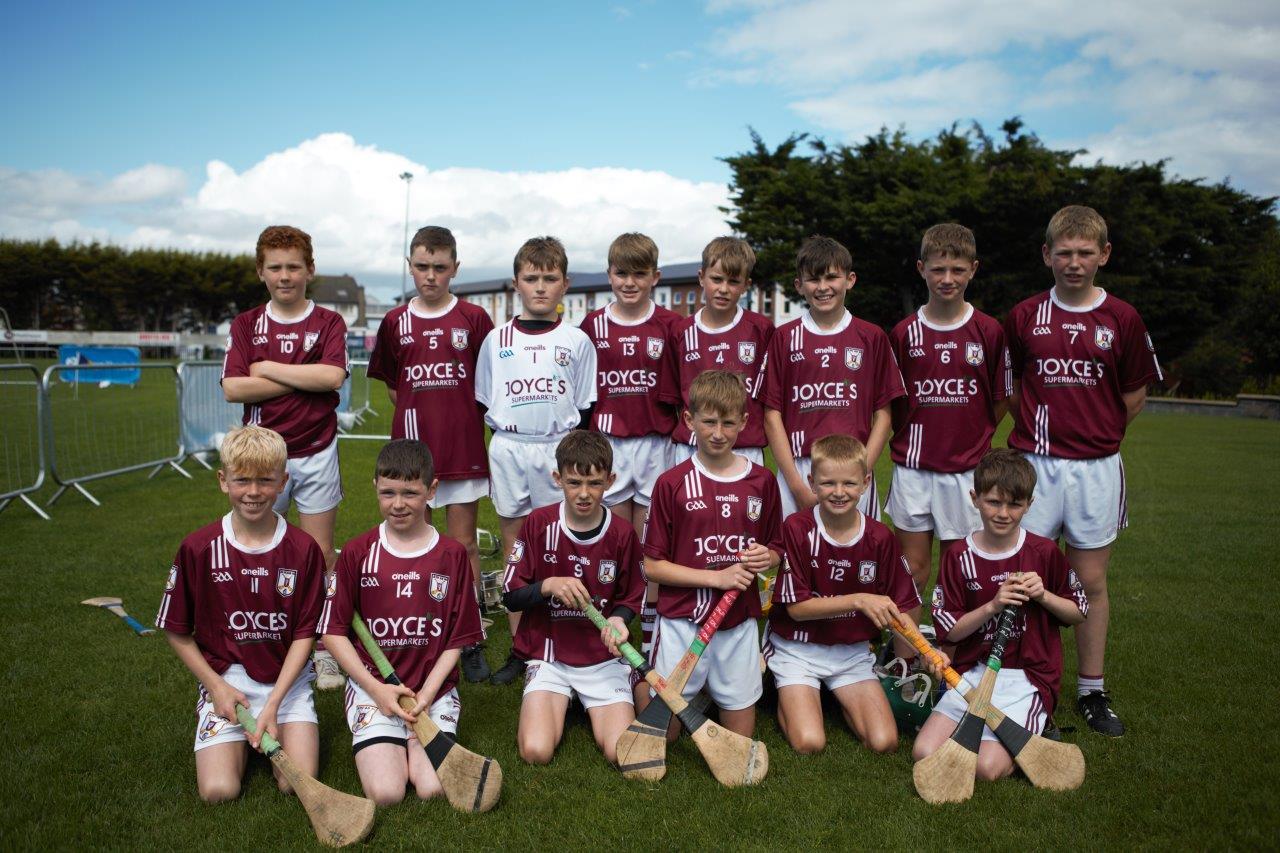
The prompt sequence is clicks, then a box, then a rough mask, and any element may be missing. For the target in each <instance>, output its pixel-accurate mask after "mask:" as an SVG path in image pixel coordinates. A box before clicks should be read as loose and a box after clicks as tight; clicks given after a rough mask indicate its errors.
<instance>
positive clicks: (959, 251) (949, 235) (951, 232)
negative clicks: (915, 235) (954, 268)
mask: <svg viewBox="0 0 1280 853" xmlns="http://www.w3.org/2000/svg"><path fill="white" fill-rule="evenodd" d="M935 255H936V256H938V257H944V258H945V257H950V258H959V259H960V260H962V261H975V260H977V259H978V241H977V240H975V239H973V232H972V231H970V230H969V229H968V228H965V227H964V226H963V225H960V224H958V223H955V222H943V223H941V224H940V225H935V226H933V227H932V228H930V229H929V230H928V231H925V232H924V237H923V238H921V240H920V260H922V261H927V260H929V258H932V257H934V256H935Z"/></svg>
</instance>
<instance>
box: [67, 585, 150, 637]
mask: <svg viewBox="0 0 1280 853" xmlns="http://www.w3.org/2000/svg"><path fill="white" fill-rule="evenodd" d="M80 603H81V604H87V605H89V606H90V607H101V608H102V609H103V610H110V611H111V612H112V613H114V614H115V615H117V616H119V617H120V618H121V619H123V620H124V621H125V624H126V625H128V626H129V627H130V628H132V629H133V633H135V634H137V635H138V636H139V637H145V636H146V635H147V634H154V633H155V632H156V631H155V629H154V628H148V627H147V626H146V625H143V624H142V623H141V622H139V621H138V620H137V619H134V618H133V617H132V616H130V615H129V614H128V613H126V612H125V609H124V607H122V606H121V605H122V604H124V602H123V601H121V600H120V599H118V598H116V597H115V596H112V595H101V596H98V597H97V598H86V599H85V600H84V601H82V602H80Z"/></svg>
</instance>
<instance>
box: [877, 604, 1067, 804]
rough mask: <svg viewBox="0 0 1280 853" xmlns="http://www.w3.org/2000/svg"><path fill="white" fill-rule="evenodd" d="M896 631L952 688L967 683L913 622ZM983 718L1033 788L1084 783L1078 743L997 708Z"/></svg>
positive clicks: (900, 623)
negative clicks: (1019, 721)
mask: <svg viewBox="0 0 1280 853" xmlns="http://www.w3.org/2000/svg"><path fill="white" fill-rule="evenodd" d="M893 629H894V630H895V631H897V632H898V633H899V634H901V635H902V637H903V639H905V640H906V641H907V642H909V643H910V644H911V645H912V646H914V647H915V649H916V651H918V652H919V653H920V654H921V655H922V656H923V657H925V658H927V659H928V660H929V662H930V663H932V664H933V665H934V667H935V668H939V669H940V670H941V671H942V674H943V677H944V678H946V680H947V684H948V685H949V686H951V687H952V688H958V687H959V686H960V684H962V683H963V682H964V680H963V679H962V678H961V677H960V673H958V672H956V671H955V670H954V669H952V668H951V667H949V666H946V667H944V666H943V665H942V656H941V655H939V654H938V651H937V649H935V648H934V647H933V646H931V645H929V641H928V640H926V639H925V638H924V636H923V635H922V634H921V633H920V632H919V631H918V630H916V627H915V626H914V625H912V624H911V623H910V622H907V621H906V620H895V621H894V625H893ZM966 686H967V685H966ZM976 694H977V691H976V690H970V691H969V692H968V693H966V694H965V698H966V699H968V698H969V697H971V696H973V697H976ZM983 718H984V719H985V720H986V722H987V726H988V727H989V728H990V729H991V731H993V732H995V735H996V737H998V738H999V739H1000V743H1002V744H1004V748H1005V749H1007V750H1008V751H1009V754H1010V755H1011V756H1013V760H1014V761H1015V762H1017V765H1018V767H1019V768H1020V769H1021V770H1022V772H1023V773H1024V774H1026V777H1027V778H1028V779H1030V780H1031V784H1032V785H1035V786H1036V787H1037V788H1048V789H1049V790H1051V791H1074V790H1075V789H1076V788H1079V787H1080V786H1081V785H1082V784H1084V771H1085V767H1084V753H1082V752H1081V751H1080V747H1078V746H1076V745H1075V744H1074V743H1057V742H1055V741H1051V740H1049V739H1048V738H1046V737H1042V736H1040V735H1038V734H1034V733H1033V732H1031V731H1030V730H1029V729H1027V728H1026V727H1025V726H1020V725H1018V724H1017V723H1015V722H1014V721H1013V720H1011V719H1009V718H1008V717H1006V716H1005V715H1004V714H1003V713H1001V711H1000V709H999V708H997V707H996V706H995V705H987V710H986V713H985V714H984V715H983Z"/></svg>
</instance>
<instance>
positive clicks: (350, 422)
mask: <svg viewBox="0 0 1280 853" xmlns="http://www.w3.org/2000/svg"><path fill="white" fill-rule="evenodd" d="M348 368H349V371H350V372H349V373H348V375H347V378H346V381H345V382H343V383H342V388H341V390H339V391H338V438H339V439H344V438H345V439H357V440H365V441H390V440H391V436H390V434H389V432H378V433H376V434H375V433H365V432H361V431H360V429H361V428H364V427H367V426H369V424H368V422H369V421H371V420H375V419H376V418H377V417H378V410H377V409H375V408H374V407H373V387H374V385H375V384H377V386H378V388H379V389H381V387H382V386H381V384H380V383H375V382H374V381H373V380H371V379H370V378H369V362H368V361H367V360H361V359H357V360H354V361H351V362H349V363H348Z"/></svg>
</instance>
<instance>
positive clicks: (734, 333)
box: [658, 308, 773, 447]
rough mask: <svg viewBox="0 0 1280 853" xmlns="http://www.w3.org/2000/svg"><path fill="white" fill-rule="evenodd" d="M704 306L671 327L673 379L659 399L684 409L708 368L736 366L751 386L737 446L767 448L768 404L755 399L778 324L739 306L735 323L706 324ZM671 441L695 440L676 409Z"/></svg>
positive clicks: (716, 368)
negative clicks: (714, 326)
mask: <svg viewBox="0 0 1280 853" xmlns="http://www.w3.org/2000/svg"><path fill="white" fill-rule="evenodd" d="M701 318H702V310H701V309H699V310H698V312H697V313H695V314H694V315H693V316H691V317H684V318H681V319H680V320H679V322H677V323H674V324H673V325H672V326H671V337H670V339H669V340H668V342H667V347H668V349H669V350H670V356H669V358H670V359H671V374H670V376H671V379H672V381H671V382H670V383H669V384H667V385H666V386H664V387H663V388H662V389H661V390H660V392H659V394H658V399H659V400H661V401H662V402H664V403H667V404H668V405H671V406H675V407H677V408H679V409H684V408H685V407H686V404H687V403H688V400H689V386H690V385H692V384H693V380H695V379H697V378H698V374H699V373H701V372H702V371H704V370H731V371H733V372H734V373H736V374H738V375H739V376H741V377H742V379H743V381H744V382H745V383H746V386H747V423H746V426H745V427H743V429H742V432H740V433H739V434H738V444H737V446H738V447H764V446H765V445H766V444H767V442H766V441H765V437H764V409H763V407H761V405H760V403H759V401H758V400H756V399H755V389H756V379H757V377H758V375H759V373H760V362H761V361H763V360H764V353H765V350H766V349H768V347H769V340H770V339H771V338H772V337H773V324H772V323H770V322H769V319H768V318H767V317H765V316H764V315H763V314H757V313H756V312H754V311H747V310H745V309H743V308H739V309H738V313H737V315H736V316H735V317H734V319H733V322H732V323H730V324H729V325H728V326H726V327H725V328H723V329H708V328H707V327H706V326H704V325H702V322H701ZM671 440H672V441H674V442H675V443H677V444H689V445H692V444H693V443H694V441H693V434H692V433H690V432H689V428H688V427H687V426H685V425H684V418H682V417H680V416H679V414H678V413H677V416H676V426H675V429H674V430H673V431H672V433H671Z"/></svg>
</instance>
